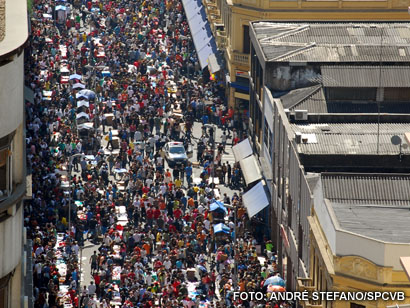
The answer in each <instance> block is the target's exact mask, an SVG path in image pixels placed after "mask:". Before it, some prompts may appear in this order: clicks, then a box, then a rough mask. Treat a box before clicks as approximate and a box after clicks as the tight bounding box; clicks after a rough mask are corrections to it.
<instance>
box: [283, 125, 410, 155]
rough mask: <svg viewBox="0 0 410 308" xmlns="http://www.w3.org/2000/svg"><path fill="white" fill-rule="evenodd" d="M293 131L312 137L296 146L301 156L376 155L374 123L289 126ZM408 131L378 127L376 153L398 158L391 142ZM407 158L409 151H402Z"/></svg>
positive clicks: (394, 146)
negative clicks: (394, 137)
mask: <svg viewBox="0 0 410 308" xmlns="http://www.w3.org/2000/svg"><path fill="white" fill-rule="evenodd" d="M291 125H292V129H293V131H294V132H300V133H302V135H303V134H306V135H308V134H309V135H314V136H315V139H316V142H308V143H306V144H305V143H302V144H298V150H299V152H300V153H304V154H330V155H336V154H338V155H341V154H342V155H357V154H362V155H369V154H376V153H377V124H375V123H364V124H362V123H358V124H355V123H348V124H344V123H330V124H304V125H303V124H291ZM409 130H410V125H409V124H407V123H405V124H402V123H382V124H380V137H379V154H387V155H397V154H399V146H396V145H393V144H392V143H391V137H392V136H394V135H399V136H402V139H403V138H404V133H406V132H408V131H409ZM311 140H313V138H312V139H311ZM402 153H404V154H406V155H409V154H410V148H407V149H402Z"/></svg>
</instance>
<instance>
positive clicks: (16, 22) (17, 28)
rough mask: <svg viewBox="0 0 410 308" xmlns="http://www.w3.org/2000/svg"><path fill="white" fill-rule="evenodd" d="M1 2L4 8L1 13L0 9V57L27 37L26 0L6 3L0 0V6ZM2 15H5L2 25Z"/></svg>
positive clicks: (14, 48) (21, 43) (23, 41)
mask: <svg viewBox="0 0 410 308" xmlns="http://www.w3.org/2000/svg"><path fill="white" fill-rule="evenodd" d="M1 4H3V5H5V10H4V13H3V14H2V11H1V9H0V57H1V56H3V55H7V54H9V53H11V52H13V51H14V50H16V49H18V48H19V47H21V46H22V45H24V43H25V42H26V41H27V39H28V20H27V1H26V0H13V1H7V4H6V3H5V0H0V7H1ZM2 15H3V16H5V20H4V19H3V26H2ZM4 25H5V26H4ZM2 33H3V39H1V37H2Z"/></svg>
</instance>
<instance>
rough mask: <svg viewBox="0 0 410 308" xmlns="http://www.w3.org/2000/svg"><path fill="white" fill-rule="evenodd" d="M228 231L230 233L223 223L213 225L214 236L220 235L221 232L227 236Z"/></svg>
mask: <svg viewBox="0 0 410 308" xmlns="http://www.w3.org/2000/svg"><path fill="white" fill-rule="evenodd" d="M230 231H231V229H229V227H228V226H227V225H225V224H223V223H220V224H217V225H214V233H215V234H216V233H221V232H223V233H227V234H229V232H230Z"/></svg>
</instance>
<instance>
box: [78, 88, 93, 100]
mask: <svg viewBox="0 0 410 308" xmlns="http://www.w3.org/2000/svg"><path fill="white" fill-rule="evenodd" d="M80 97H85V98H87V99H94V98H95V92H94V91H91V90H88V89H84V90H81V91H80V92H78V93H77V94H76V95H75V98H80Z"/></svg>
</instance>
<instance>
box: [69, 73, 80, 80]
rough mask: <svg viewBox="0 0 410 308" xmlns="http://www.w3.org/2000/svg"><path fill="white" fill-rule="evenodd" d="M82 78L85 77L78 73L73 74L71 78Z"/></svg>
mask: <svg viewBox="0 0 410 308" xmlns="http://www.w3.org/2000/svg"><path fill="white" fill-rule="evenodd" d="M82 78H83V76H81V75H78V74H72V75H70V80H73V79H78V80H81V79H82Z"/></svg>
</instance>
